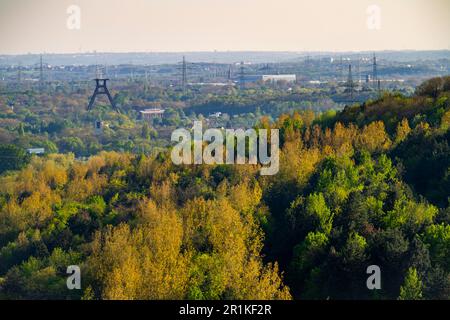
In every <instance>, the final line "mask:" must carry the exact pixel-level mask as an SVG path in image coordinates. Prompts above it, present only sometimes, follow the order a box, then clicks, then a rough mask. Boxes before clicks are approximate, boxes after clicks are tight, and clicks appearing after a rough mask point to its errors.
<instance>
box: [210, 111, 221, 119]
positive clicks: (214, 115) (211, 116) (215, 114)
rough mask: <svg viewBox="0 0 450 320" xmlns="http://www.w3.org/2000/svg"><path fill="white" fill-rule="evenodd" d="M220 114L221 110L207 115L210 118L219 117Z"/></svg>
mask: <svg viewBox="0 0 450 320" xmlns="http://www.w3.org/2000/svg"><path fill="white" fill-rule="evenodd" d="M221 116H222V112H214V113H211V114H210V115H209V117H210V118H220V117H221Z"/></svg>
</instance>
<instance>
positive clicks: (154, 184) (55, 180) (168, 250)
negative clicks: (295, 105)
mask: <svg viewBox="0 0 450 320" xmlns="http://www.w3.org/2000/svg"><path fill="white" fill-rule="evenodd" d="M257 127H258V128H267V129H270V128H279V129H280V139H281V154H280V171H279V173H278V174H277V175H274V176H260V175H259V168H258V167H257V166H252V165H228V166H227V165H214V166H212V165H196V166H193V165H192V166H189V165H186V166H175V165H174V164H172V161H171V159H170V151H169V150H166V151H164V152H161V153H159V154H158V155H155V156H146V155H143V154H142V155H136V154H131V153H119V152H112V151H110V152H106V151H102V152H99V153H98V154H97V155H95V156H91V157H90V158H89V159H87V160H86V161H81V160H77V159H75V156H74V155H73V154H70V153H68V154H56V153H55V154H49V155H47V156H45V157H37V156H33V157H29V156H28V155H26V154H24V153H23V152H21V150H20V149H14V147H13V146H8V145H3V146H2V147H1V148H2V150H3V151H2V154H5V153H8V154H10V155H11V157H12V158H10V159H9V161H8V162H6V161H4V162H3V164H2V172H3V174H2V175H1V176H0V298H4V299H44V298H53V299H292V298H294V299H327V298H330V299H398V298H400V299H450V225H449V223H450V206H449V199H450V148H449V135H450V131H449V128H450V77H447V78H436V79H430V80H429V81H427V82H425V83H424V84H422V86H420V87H419V88H418V89H417V92H416V95H414V96H411V97H405V96H402V95H400V94H385V95H384V96H382V97H380V98H379V99H378V100H373V101H367V102H366V103H364V104H362V105H354V106H348V107H346V108H345V109H344V110H342V111H340V112H337V113H330V112H327V113H325V114H320V113H319V114H315V113H314V112H312V111H311V110H309V111H298V112H293V113H289V114H282V115H281V116H280V117H279V118H278V119H276V120H274V121H271V120H270V119H269V118H267V117H262V118H261V120H260V121H259V123H258V125H257ZM18 134H19V133H18ZM5 150H6V151H5ZM11 159H13V160H12V161H11ZM2 161H3V160H2ZM6 164H7V165H6ZM68 265H79V266H80V267H81V271H82V290H72V291H70V290H68V289H67V287H66V277H67V275H66V267H67V266H68ZM369 265H378V266H380V269H381V277H382V288H381V290H373V291H371V290H368V289H367V287H366V279H367V277H368V275H367V273H366V268H367V267H368V266H369Z"/></svg>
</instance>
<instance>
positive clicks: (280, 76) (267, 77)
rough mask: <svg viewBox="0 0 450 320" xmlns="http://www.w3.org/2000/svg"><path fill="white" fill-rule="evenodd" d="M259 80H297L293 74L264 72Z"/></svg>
mask: <svg viewBox="0 0 450 320" xmlns="http://www.w3.org/2000/svg"><path fill="white" fill-rule="evenodd" d="M261 80H262V81H264V82H266V81H269V82H279V81H285V82H295V81H297V76H296V75H295V74H266V75H263V76H262V77H261Z"/></svg>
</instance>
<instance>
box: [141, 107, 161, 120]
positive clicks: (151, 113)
mask: <svg viewBox="0 0 450 320" xmlns="http://www.w3.org/2000/svg"><path fill="white" fill-rule="evenodd" d="M139 112H140V114H141V118H142V119H143V120H152V119H155V118H162V117H163V114H164V109H159V108H153V109H145V110H142V111H139Z"/></svg>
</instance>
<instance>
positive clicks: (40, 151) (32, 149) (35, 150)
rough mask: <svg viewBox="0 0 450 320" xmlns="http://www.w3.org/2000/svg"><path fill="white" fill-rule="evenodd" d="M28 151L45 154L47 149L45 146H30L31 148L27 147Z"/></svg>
mask: <svg viewBox="0 0 450 320" xmlns="http://www.w3.org/2000/svg"><path fill="white" fill-rule="evenodd" d="M27 152H28V153H29V154H44V153H45V149H44V148H30V149H27Z"/></svg>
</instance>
